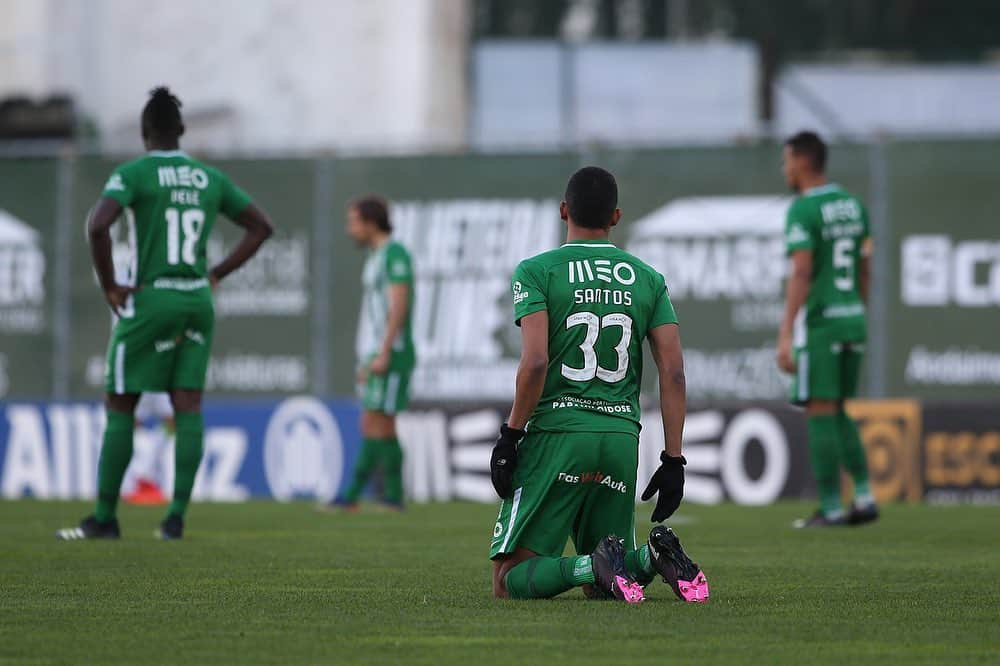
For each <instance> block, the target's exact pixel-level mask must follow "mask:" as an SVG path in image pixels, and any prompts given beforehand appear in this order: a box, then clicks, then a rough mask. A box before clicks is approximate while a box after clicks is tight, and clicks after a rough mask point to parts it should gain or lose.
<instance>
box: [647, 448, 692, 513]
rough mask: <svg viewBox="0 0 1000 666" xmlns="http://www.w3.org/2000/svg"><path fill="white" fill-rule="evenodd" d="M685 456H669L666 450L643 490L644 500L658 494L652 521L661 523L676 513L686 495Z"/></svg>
mask: <svg viewBox="0 0 1000 666" xmlns="http://www.w3.org/2000/svg"><path fill="white" fill-rule="evenodd" d="M686 464H687V460H685V459H684V456H677V457H676V458H674V457H673V456H668V455H667V452H666V451H664V452H663V453H661V454H660V466H659V467H658V468H657V470H656V472H654V473H653V478H651V479H650V480H649V484H648V485H646V489H645V490H643V491H642V501H643V502H645V501H646V500H648V499H650V498H652V497H653V495H656V506H655V507H654V508H653V517H652V521H653V522H654V523H659V522H662V521H664V520H666V519H667V518H669V517H670V516H672V515H673V514H674V511H676V510H677V507H678V506H680V504H681V498H683V497H684V465H686Z"/></svg>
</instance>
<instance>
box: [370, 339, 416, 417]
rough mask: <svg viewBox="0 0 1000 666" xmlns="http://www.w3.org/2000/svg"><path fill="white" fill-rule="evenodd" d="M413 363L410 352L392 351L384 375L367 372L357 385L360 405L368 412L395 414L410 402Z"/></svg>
mask: <svg viewBox="0 0 1000 666" xmlns="http://www.w3.org/2000/svg"><path fill="white" fill-rule="evenodd" d="M414 365H415V363H414V360H413V355H412V354H407V353H398V352H393V353H392V356H391V357H390V358H389V369H388V370H387V371H386V373H385V374H384V375H376V374H373V373H370V372H369V373H368V378H367V379H365V381H364V382H363V383H362V384H361V385H360V386H359V387H358V390H359V392H360V394H361V406H362V407H364V408H365V409H366V410H368V411H369V412H382V413H384V414H396V413H398V412H401V411H403V410H405V409H406V406H407V405H408V404H409V403H410V376H411V375H412V374H413V366H414Z"/></svg>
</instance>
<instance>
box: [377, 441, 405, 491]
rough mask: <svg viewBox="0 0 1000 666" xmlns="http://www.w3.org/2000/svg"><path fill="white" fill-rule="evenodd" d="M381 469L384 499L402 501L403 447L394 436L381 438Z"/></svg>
mask: <svg viewBox="0 0 1000 666" xmlns="http://www.w3.org/2000/svg"><path fill="white" fill-rule="evenodd" d="M382 470H383V478H382V483H383V484H384V488H383V490H384V492H385V501H386V502H391V503H393V504H402V503H403V449H402V447H400V446H399V440H398V439H396V438H395V437H392V438H389V439H383V440H382Z"/></svg>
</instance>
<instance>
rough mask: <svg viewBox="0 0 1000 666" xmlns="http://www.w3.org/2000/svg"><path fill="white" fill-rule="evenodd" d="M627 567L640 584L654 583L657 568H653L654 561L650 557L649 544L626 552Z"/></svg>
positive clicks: (644, 585)
mask: <svg viewBox="0 0 1000 666" xmlns="http://www.w3.org/2000/svg"><path fill="white" fill-rule="evenodd" d="M625 568H626V569H627V570H628V572H629V573H630V574H632V578H635V582H637V583H639V585H642V586H643V587H646V586H647V585H649V584H650V583H652V582H653V579H654V578H656V569H654V568H653V562H652V560H650V559H649V544H643V545H642V546H639V547H638V548H637V549H635V550H630V551H628V552H627V553H625Z"/></svg>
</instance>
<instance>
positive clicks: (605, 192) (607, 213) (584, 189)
mask: <svg viewBox="0 0 1000 666" xmlns="http://www.w3.org/2000/svg"><path fill="white" fill-rule="evenodd" d="M566 206H567V207H568V208H569V216H570V217H571V218H572V219H573V222H574V224H577V225H578V226H581V227H587V228H588V229H607V228H608V227H610V226H611V216H612V214H614V212H615V209H616V208H618V183H617V182H615V177H614V176H613V175H611V172H610V171H606V170H605V169H602V168H601V167H596V166H586V167H583V168H582V169H580V170H579V171H577V172H576V173H574V174H573V175H572V176H570V179H569V182H568V183H567V184H566Z"/></svg>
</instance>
